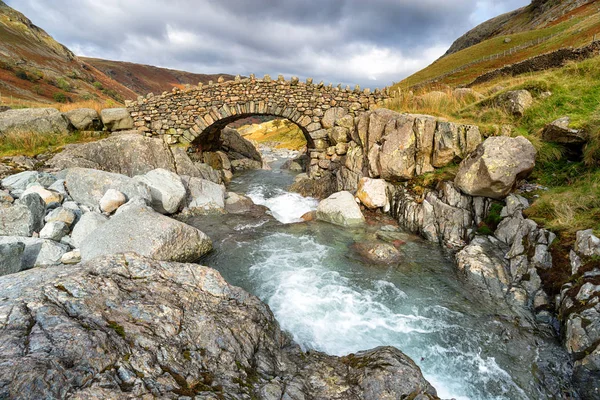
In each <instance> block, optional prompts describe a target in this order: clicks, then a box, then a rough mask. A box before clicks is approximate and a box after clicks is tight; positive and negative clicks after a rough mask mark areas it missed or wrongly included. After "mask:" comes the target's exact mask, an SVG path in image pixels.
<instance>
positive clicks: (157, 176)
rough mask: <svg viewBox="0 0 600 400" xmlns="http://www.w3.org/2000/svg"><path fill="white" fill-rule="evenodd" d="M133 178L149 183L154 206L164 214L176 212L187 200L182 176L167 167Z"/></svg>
mask: <svg viewBox="0 0 600 400" xmlns="http://www.w3.org/2000/svg"><path fill="white" fill-rule="evenodd" d="M133 179H135V180H137V181H140V182H143V183H145V184H146V185H148V187H149V188H150V194H151V196H152V208H154V209H155V210H156V211H158V212H160V213H162V214H174V213H176V212H177V211H179V208H180V207H181V205H182V204H183V201H184V200H185V196H186V190H185V187H184V186H183V182H182V181H181V178H180V177H179V175H177V174H175V173H173V172H170V171H167V170H166V169H162V168H159V169H155V170H152V171H150V172H148V173H146V174H145V175H140V176H136V177H134V178H133Z"/></svg>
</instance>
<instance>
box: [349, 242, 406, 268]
mask: <svg viewBox="0 0 600 400" xmlns="http://www.w3.org/2000/svg"><path fill="white" fill-rule="evenodd" d="M352 249H353V250H354V251H355V252H356V253H357V254H358V255H359V256H360V258H362V259H363V260H364V261H366V262H367V263H372V264H376V265H397V264H399V263H400V262H401V261H402V253H401V252H400V251H399V250H398V249H397V248H396V247H394V246H393V245H391V244H389V243H385V242H381V241H363V242H356V243H354V244H353V245H352Z"/></svg>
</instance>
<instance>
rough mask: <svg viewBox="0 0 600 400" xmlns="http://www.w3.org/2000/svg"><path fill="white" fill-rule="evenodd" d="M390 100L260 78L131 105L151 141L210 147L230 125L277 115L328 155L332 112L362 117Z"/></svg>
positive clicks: (366, 92) (376, 93) (372, 94)
mask: <svg viewBox="0 0 600 400" xmlns="http://www.w3.org/2000/svg"><path fill="white" fill-rule="evenodd" d="M387 98H388V94H387V90H383V91H380V90H375V91H374V92H371V91H370V90H369V89H364V90H360V88H359V87H358V86H357V87H355V88H354V90H351V89H350V88H349V87H346V88H345V89H344V88H341V86H337V87H333V86H332V85H328V86H325V85H324V84H323V83H319V84H313V82H312V80H311V79H310V78H309V79H307V81H306V82H300V81H299V80H298V78H292V79H291V80H289V81H286V80H284V79H283V77H282V76H280V77H279V78H278V79H277V80H272V79H271V78H270V77H269V76H268V75H267V76H265V77H264V78H263V79H256V78H254V77H251V78H247V79H241V78H239V77H236V79H235V80H234V81H226V82H225V81H223V82H218V83H209V84H208V85H201V84H200V85H198V86H196V87H193V88H186V89H185V90H179V89H174V90H173V91H172V92H171V93H167V92H165V93H163V94H162V95H159V96H154V95H153V94H149V95H148V96H146V97H140V98H138V100H137V101H136V102H128V103H127V106H128V110H129V112H130V113H131V116H132V118H133V119H134V124H135V126H136V128H137V129H138V130H140V131H142V132H144V133H145V134H146V135H147V136H157V135H160V136H164V137H165V140H166V141H167V142H168V143H170V144H175V143H178V142H183V143H210V142H212V141H214V140H215V139H216V138H217V137H218V134H219V132H220V130H221V129H222V128H223V127H225V126H226V125H227V124H229V123H231V122H233V121H235V120H237V119H241V118H244V117H248V116H253V115H272V116H277V117H281V118H287V119H289V120H291V121H293V122H295V123H296V124H297V125H298V126H300V128H301V129H302V131H303V132H304V134H305V136H306V138H307V141H308V142H309V148H316V149H320V150H323V149H325V148H327V147H328V146H327V143H325V142H326V140H323V138H321V137H318V136H319V135H316V136H317V137H314V136H315V135H314V132H317V131H319V130H321V129H322V128H323V127H324V125H323V119H324V116H325V114H326V113H327V111H328V110H330V109H332V108H342V109H343V110H345V113H346V114H351V115H358V114H360V113H361V112H364V111H367V110H369V109H371V108H374V107H376V106H377V105H380V104H382V102H383V101H384V100H385V99H387Z"/></svg>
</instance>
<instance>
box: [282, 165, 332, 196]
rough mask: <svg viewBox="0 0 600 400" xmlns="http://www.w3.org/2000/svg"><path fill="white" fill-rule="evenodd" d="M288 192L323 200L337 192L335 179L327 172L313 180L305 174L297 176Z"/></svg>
mask: <svg viewBox="0 0 600 400" xmlns="http://www.w3.org/2000/svg"><path fill="white" fill-rule="evenodd" d="M289 190H290V191H291V192H296V193H300V194H301V195H302V196H305V197H314V198H317V199H324V198H327V197H329V196H331V195H332V194H333V193H335V192H336V191H337V179H336V176H335V175H334V174H333V173H331V172H329V171H327V172H325V173H323V174H322V175H321V177H318V178H315V179H311V178H309V177H308V176H307V175H306V174H299V175H298V176H297V180H296V181H295V182H294V183H293V184H292V186H290V188H289Z"/></svg>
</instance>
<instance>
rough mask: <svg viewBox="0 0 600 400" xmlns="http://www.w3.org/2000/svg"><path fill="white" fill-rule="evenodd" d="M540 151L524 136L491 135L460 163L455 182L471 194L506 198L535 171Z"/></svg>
mask: <svg viewBox="0 0 600 400" xmlns="http://www.w3.org/2000/svg"><path fill="white" fill-rule="evenodd" d="M536 153H537V152H536V150H535V147H533V145H532V144H531V142H530V141H529V140H527V139H525V138H524V137H522V136H519V137H516V138H510V137H506V136H498V137H490V138H488V139H486V140H485V142H483V143H482V144H480V145H479V146H477V149H476V150H475V151H474V152H473V153H471V154H470V155H469V157H467V158H465V159H464V160H463V161H462V162H461V163H460V167H459V169H458V173H457V174H456V179H455V181H454V182H455V184H456V186H458V188H460V190H462V191H463V192H464V193H466V194H469V195H471V196H484V197H491V198H494V199H502V198H504V197H506V196H507V195H508V194H509V193H510V192H511V190H512V189H513V188H514V186H515V184H516V182H517V180H519V179H523V178H526V177H527V176H528V175H529V174H530V173H531V171H532V170H533V167H534V166H535V156H536Z"/></svg>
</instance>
